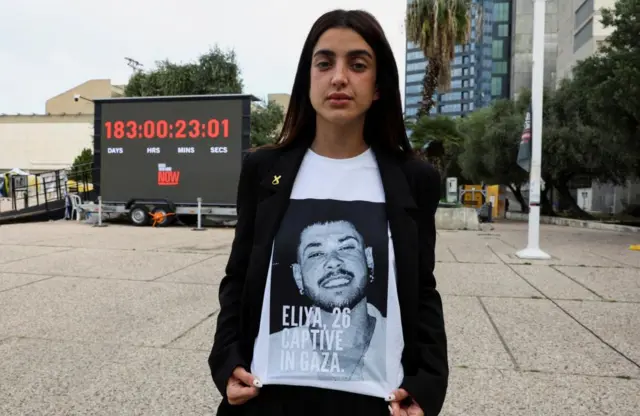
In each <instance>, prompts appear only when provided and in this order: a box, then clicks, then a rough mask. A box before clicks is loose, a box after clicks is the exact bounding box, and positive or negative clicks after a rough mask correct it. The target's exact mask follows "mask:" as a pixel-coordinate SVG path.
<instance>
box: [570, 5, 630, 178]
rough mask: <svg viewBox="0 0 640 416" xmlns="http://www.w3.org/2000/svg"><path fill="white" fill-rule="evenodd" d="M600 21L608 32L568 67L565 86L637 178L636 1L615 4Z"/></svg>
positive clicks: (590, 121)
mask: <svg viewBox="0 0 640 416" xmlns="http://www.w3.org/2000/svg"><path fill="white" fill-rule="evenodd" d="M601 15H602V20H601V22H602V25H603V26H604V27H605V28H611V29H613V32H612V33H611V35H609V37H608V38H607V39H606V40H605V42H604V44H603V46H602V48H601V49H600V51H599V52H598V53H596V54H595V55H593V56H590V57H589V58H587V59H585V60H583V61H581V62H579V63H578V64H577V65H576V66H575V67H574V69H573V74H572V80H571V86H572V87H573V88H574V89H575V90H578V91H582V92H583V94H582V97H581V101H582V102H583V105H584V108H583V111H584V112H586V113H588V119H587V120H588V122H589V125H591V126H594V127H595V128H600V129H602V130H603V131H605V132H607V136H608V137H607V141H609V142H613V143H612V144H615V145H617V146H619V148H621V149H623V150H622V151H623V152H625V153H626V154H627V155H629V156H631V157H632V160H633V162H631V164H630V165H629V166H628V168H629V170H630V172H631V173H635V174H636V175H640V0H618V1H617V2H616V3H615V5H614V7H613V8H611V9H602V11H601Z"/></svg>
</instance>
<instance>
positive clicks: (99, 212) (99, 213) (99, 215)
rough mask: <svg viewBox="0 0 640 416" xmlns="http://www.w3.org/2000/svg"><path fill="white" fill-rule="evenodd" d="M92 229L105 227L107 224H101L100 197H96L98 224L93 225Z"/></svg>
mask: <svg viewBox="0 0 640 416" xmlns="http://www.w3.org/2000/svg"><path fill="white" fill-rule="evenodd" d="M93 226H94V227H106V226H107V224H103V223H102V197H101V196H99V197H98V223H97V224H93Z"/></svg>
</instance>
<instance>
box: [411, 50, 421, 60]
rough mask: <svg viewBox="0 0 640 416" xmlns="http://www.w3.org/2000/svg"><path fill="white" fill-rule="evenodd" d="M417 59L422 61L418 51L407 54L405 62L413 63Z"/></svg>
mask: <svg viewBox="0 0 640 416" xmlns="http://www.w3.org/2000/svg"><path fill="white" fill-rule="evenodd" d="M417 59H420V60H422V59H424V55H423V54H422V52H420V51H411V52H407V61H414V60H417Z"/></svg>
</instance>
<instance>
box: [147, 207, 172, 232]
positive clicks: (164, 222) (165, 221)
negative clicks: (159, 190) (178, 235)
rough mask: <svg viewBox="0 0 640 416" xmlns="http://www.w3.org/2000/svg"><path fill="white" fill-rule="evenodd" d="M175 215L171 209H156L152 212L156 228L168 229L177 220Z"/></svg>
mask: <svg viewBox="0 0 640 416" xmlns="http://www.w3.org/2000/svg"><path fill="white" fill-rule="evenodd" d="M175 215H176V214H175V213H174V212H170V211H169V209H167V208H165V207H154V208H153V209H152V210H151V220H152V221H153V226H154V227H166V226H168V225H170V224H171V223H172V222H173V219H174V218H175Z"/></svg>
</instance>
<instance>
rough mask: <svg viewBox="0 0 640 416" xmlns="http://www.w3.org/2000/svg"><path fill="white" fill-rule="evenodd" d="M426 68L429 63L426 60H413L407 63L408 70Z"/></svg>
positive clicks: (422, 69)
mask: <svg viewBox="0 0 640 416" xmlns="http://www.w3.org/2000/svg"><path fill="white" fill-rule="evenodd" d="M426 68H427V63H426V62H425V61H422V62H411V63H409V64H407V72H408V71H424V70H425V69H426Z"/></svg>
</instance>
